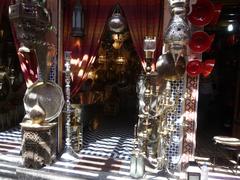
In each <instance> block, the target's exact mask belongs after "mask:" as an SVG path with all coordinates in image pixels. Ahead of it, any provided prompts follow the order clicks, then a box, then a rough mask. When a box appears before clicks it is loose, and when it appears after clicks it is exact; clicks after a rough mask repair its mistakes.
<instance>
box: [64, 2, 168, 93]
mask: <svg viewBox="0 0 240 180" xmlns="http://www.w3.org/2000/svg"><path fill="white" fill-rule="evenodd" d="M75 2H76V1H75V0H69V1H66V4H64V7H65V9H64V51H72V58H73V59H72V62H71V63H72V73H73V85H72V86H73V87H72V95H76V94H77V93H78V91H79V89H80V87H81V83H82V82H83V79H84V78H85V76H86V74H87V72H88V69H89V67H90V66H91V64H92V63H93V62H94V60H95V57H96V54H97V51H98V48H99V43H100V38H101V35H102V32H103V30H104V26H105V24H106V23H107V17H108V16H109V15H111V13H112V10H113V9H112V8H113V7H114V5H115V4H116V3H119V4H120V6H121V7H122V9H123V11H124V14H125V18H126V19H127V22H128V26H129V30H130V34H131V37H132V40H133V44H134V47H135V50H136V52H137V53H138V55H139V57H140V59H141V61H142V62H144V52H143V40H144V37H145V36H147V35H148V36H156V37H157V49H156V52H155V60H156V59H157V57H158V56H159V55H160V53H161V50H162V26H163V19H162V18H163V13H164V11H163V6H164V4H163V1H159V0H121V1H120V2H118V1H117V0H83V1H82V5H83V8H84V10H85V21H86V22H85V36H84V38H82V39H80V38H76V37H72V36H71V27H72V21H71V18H72V10H73V7H74V5H75Z"/></svg>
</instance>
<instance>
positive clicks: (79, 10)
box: [72, 0, 84, 37]
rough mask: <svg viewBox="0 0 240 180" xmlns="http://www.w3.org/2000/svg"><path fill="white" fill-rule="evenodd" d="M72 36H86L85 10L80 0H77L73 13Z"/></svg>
mask: <svg viewBox="0 0 240 180" xmlns="http://www.w3.org/2000/svg"><path fill="white" fill-rule="evenodd" d="M72 36H73V37H83V36H84V11H83V7H82V6H81V3H80V0H77V2H76V5H75V7H74V9H73V14H72Z"/></svg>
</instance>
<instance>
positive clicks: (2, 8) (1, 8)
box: [0, 0, 10, 22]
mask: <svg viewBox="0 0 240 180" xmlns="http://www.w3.org/2000/svg"><path fill="white" fill-rule="evenodd" d="M9 4H10V0H1V3H0V22H1V21H2V16H3V15H4V14H6V13H7V12H8V9H7V7H8V5H9Z"/></svg>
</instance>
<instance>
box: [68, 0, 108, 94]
mask: <svg viewBox="0 0 240 180" xmlns="http://www.w3.org/2000/svg"><path fill="white" fill-rule="evenodd" d="M81 3H82V6H83V8H84V14H85V36H84V37H83V38H82V39H80V38H76V37H72V36H71V27H72V20H71V19H72V10H73V7H74V5H75V0H69V1H67V4H65V5H64V6H65V7H66V8H65V10H64V51H72V58H73V59H72V62H71V64H72V66H71V69H72V72H73V81H74V83H73V86H72V95H73V96H74V95H76V94H77V93H78V91H79V89H80V87H81V83H82V82H83V79H84V78H85V76H86V74H87V72H88V69H89V67H90V65H91V64H92V63H93V62H94V60H95V58H96V55H97V51H98V48H99V45H100V38H101V35H102V32H103V30H104V27H105V23H106V21H107V17H108V15H109V12H110V10H111V8H112V2H111V1H108V0H94V1H91V0H83V1H81Z"/></svg>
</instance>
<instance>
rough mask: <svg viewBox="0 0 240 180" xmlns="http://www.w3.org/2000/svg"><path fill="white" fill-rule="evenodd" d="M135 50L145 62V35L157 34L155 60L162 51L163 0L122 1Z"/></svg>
mask: <svg viewBox="0 0 240 180" xmlns="http://www.w3.org/2000/svg"><path fill="white" fill-rule="evenodd" d="M120 5H121V7H122V8H123V11H124V14H125V17H126V19H127V22H128V27H129V31H130V34H131V38H132V41H133V45H134V47H135V50H136V52H137V54H138V56H139V58H140V59H141V61H142V64H144V51H143V41H144V37H145V36H156V38H157V48H156V51H155V55H154V61H155V62H156V59H157V58H158V57H159V55H160V54H161V51H162V30H163V14H164V11H163V8H164V1H161V0H123V1H120Z"/></svg>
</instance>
